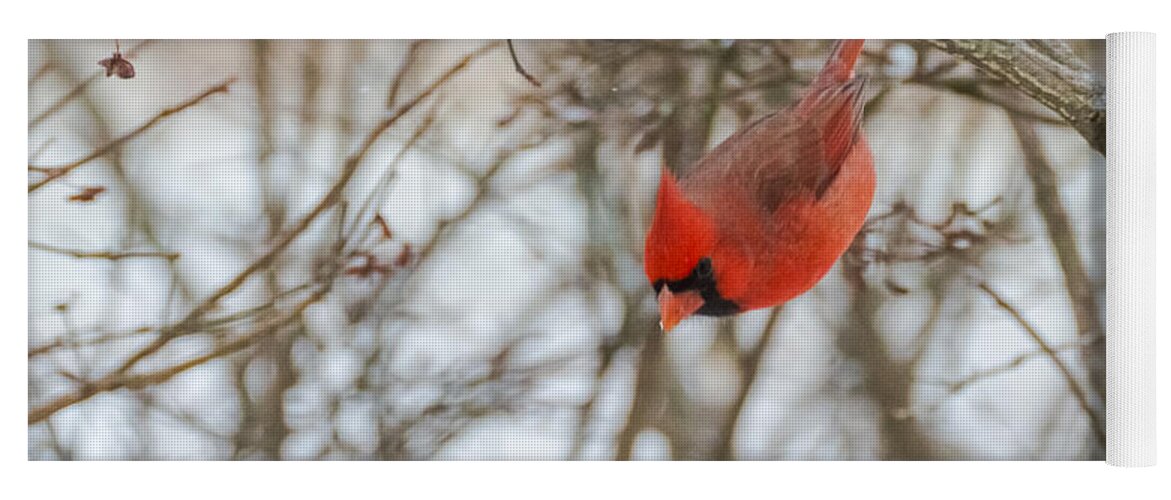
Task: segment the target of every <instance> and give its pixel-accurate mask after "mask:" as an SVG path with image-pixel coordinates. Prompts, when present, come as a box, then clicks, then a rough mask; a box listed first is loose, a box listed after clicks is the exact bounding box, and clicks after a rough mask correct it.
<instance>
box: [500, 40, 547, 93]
mask: <svg viewBox="0 0 1171 500" xmlns="http://www.w3.org/2000/svg"><path fill="white" fill-rule="evenodd" d="M508 55H509V56H512V64H513V66H514V67H515V68H516V72H517V73H520V76H523V77H525V80H528V81H529V83H531V84H533V86H534V87H540V86H541V82H540V81H539V80H537V77H535V76H533V75H530V74H529V72H528V71H525V67H524V66H523V65H521V63H520V59H519V58H517V57H516V48H515V47H513V46H512V40H508Z"/></svg>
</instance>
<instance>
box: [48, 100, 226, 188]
mask: <svg viewBox="0 0 1171 500" xmlns="http://www.w3.org/2000/svg"><path fill="white" fill-rule="evenodd" d="M235 81H236V78H235V77H232V78H229V79H227V80H225V81H224V82H222V83H220V84H219V85H216V86H214V87H211V88H209V89H207V90H205V91H203V92H202V93H200V94H199V95H197V96H195V97H192V98H191V99H188V100H187V101H185V102H183V103H180V104H178V105H176V106H173V107H170V108H167V109H164V110H163V111H162V112H160V113H159V114H157V115H155V116H154V118H151V119H150V120H149V121H147V122H146V123H144V124H142V125H140V126H139V127H138V128H136V129H134V130H132V131H131V132H130V133H128V134H126V135H124V136H122V137H119V138H117V139H114V140H112V141H110V142H108V143H106V145H105V146H102V147H100V148H98V149H96V150H94V152H92V153H90V154H88V155H86V156H85V157H84V158H81V159H79V160H76V161H73V162H71V163H67V164H65V165H61V166H57V167H44V166H34V165H29V167H28V169H29V170H31V171H35V172H44V173H45V178H44V179H41V180H40V181H37V182H34V183H32V184H30V185H29V186H28V192H30V193H31V192H33V191H36V190H38V189H40V188H41V187H44V185H45V184H48V183H49V182H52V181H53V180H54V179H57V178H60V177H63V176H65V175H67V174H69V172H72V171H73V169H75V168H77V167H80V166H82V165H85V164H86V163H89V162H91V161H93V160H95V159H98V158H101V157H102V156H105V155H106V154H108V153H110V152H111V151H113V150H114V149H116V148H118V147H119V146H121V145H122V144H123V143H125V142H127V141H129V140H131V139H134V138H135V137H138V136H139V135H141V134H142V133H143V132H146V131H147V130H150V128H151V127H154V126H155V125H157V124H158V123H159V122H161V121H162V120H163V119H165V118H167V117H168V116H171V115H173V114H175V113H179V112H181V111H183V110H185V109H187V108H190V107H192V106H195V105H196V104H199V103H200V101H203V100H204V99H206V98H207V97H208V96H211V95H213V94H218V93H220V92H227V91H228V86H230V85H231V84H232V83H234V82H235Z"/></svg>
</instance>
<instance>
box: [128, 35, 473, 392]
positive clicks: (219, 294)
mask: <svg viewBox="0 0 1171 500" xmlns="http://www.w3.org/2000/svg"><path fill="white" fill-rule="evenodd" d="M493 47H494V45H492V44H489V45H486V46H484V47H482V48H480V49H478V50H476V51H475V52H473V53H471V54H469V55H468V56H467V57H465V58H464V59H463V60H461V61H460V62H459V63H457V64H456V65H455V66H453V67H452V68H451V69H449V70H448V71H447V72H445V73H444V74H443V75H442V76H440V77H439V78H438V79H436V80H435V81H434V82H432V84H431V85H430V86H428V87H427V89H425V90H424V91H423V92H421V93H419V95H417V96H415V98H413V99H411V100H410V101H408V102H407V103H405V104H403V105H402V106H401V107H400V108H399V109H398V111H396V112H395V113H393V114H391V115H390V116H389V117H387V118H386V119H385V120H383V121H382V122H381V123H379V124H378V126H376V127H375V128H374V129H373V130H372V131H371V132H370V133H369V134H368V135H367V136H366V138H365V140H363V141H362V145H361V146H360V147H359V148H358V151H357V152H355V153H354V154H353V155H351V156H350V157H349V158H347V159H346V161H345V165H344V167H343V170H342V175H341V177H340V178H339V179H338V180H337V181H336V182H335V183H334V185H333V187H332V188H331V189H330V190H329V192H328V193H326V195H325V196H324V197H322V199H321V201H320V202H318V204H317V206H316V207H315V208H314V209H313V210H312V211H311V212H309V213H308V214H307V215H305V216H304V217H303V218H301V220H300V221H299V222H298V223H297V224H296V225H295V226H294V227H293V228H291V229H290V230H289V231H288V232H287V233H285V235H284V236H283V237H282V238H281V239H279V240H278V241H277V242H276V243H275V244H274V245H273V246H272V248H271V249H269V251H268V252H267V253H266V254H265V255H264V256H262V257H261V258H259V259H257V260H256V261H254V262H253V263H252V264H251V265H249V266H248V267H247V268H246V269H244V271H242V272H241V273H240V274H239V275H237V276H236V277H235V278H234V279H232V281H230V282H228V283H227V284H225V285H224V286H222V287H220V289H219V290H217V291H216V292H215V293H213V294H212V295H211V296H209V297H208V298H207V299H205V300H204V301H203V302H202V303H201V304H200V305H199V306H197V307H196V308H195V309H193V310H192V311H191V312H190V313H188V314H187V316H186V317H185V318H184V319H183V320H182V321H180V322H179V323H177V324H176V325H175V326H174V327H172V328H169V329H166V330H164V331H162V332H160V333H159V336H158V338H156V339H155V341H154V342H152V343H151V344H150V345H148V346H146V348H144V349H142V350H141V351H139V352H138V353H136V354H135V355H133V356H131V357H130V358H129V359H127V360H126V362H124V363H123V364H122V366H121V367H120V368H119V369H118V371H119V372H125V371H127V370H129V369H130V368H131V367H132V366H134V365H135V364H136V363H138V362H139V361H141V360H142V359H143V358H145V357H147V356H150V355H151V354H154V353H155V352H157V351H158V350H159V349H161V348H162V347H163V346H164V345H166V344H167V343H168V342H170V341H171V339H173V338H174V337H176V336H178V335H179V334H181V333H182V332H184V331H188V330H191V329H193V328H194V327H197V326H198V323H199V319H200V318H202V317H203V315H204V314H206V313H208V312H209V311H211V310H212V309H214V308H215V307H216V305H217V304H218V303H219V301H220V300H222V299H223V298H224V297H226V296H227V295H228V294H230V293H232V292H233V291H235V290H236V289H237V288H239V287H240V286H241V285H243V284H244V283H245V282H246V281H248V279H249V278H250V277H251V276H252V275H253V274H255V273H256V272H257V271H259V270H261V269H264V268H265V267H267V266H268V265H269V264H270V263H272V261H273V260H275V259H276V258H277V256H279V255H280V254H281V253H282V252H283V251H284V250H285V248H287V247H288V246H289V245H290V244H291V243H292V242H293V241H294V240H296V239H297V237H298V236H300V234H301V233H303V232H304V231H305V230H306V229H308V228H309V226H310V225H311V224H312V223H313V221H314V220H316V219H317V217H318V216H320V215H321V214H322V213H324V212H325V211H326V209H328V208H330V207H332V206H333V205H334V204H336V203H337V202H338V201H339V200H341V195H342V192H344V191H345V188H346V185H347V184H349V181H350V179H351V178H353V176H354V174H355V173H356V172H357V169H358V166H359V165H360V164H361V163H362V161H363V160H364V159H365V158H366V154H367V153H368V152H369V151H370V148H371V147H372V146H373V145H374V143H375V142H377V140H378V138H379V137H381V136H382V134H383V133H384V132H386V131H387V130H388V129H390V127H391V126H392V125H394V124H395V123H397V122H398V120H399V119H400V118H402V117H403V116H404V115H406V114H407V113H408V112H410V111H411V110H413V109H414V108H415V107H416V106H418V105H419V103H421V102H423V100H425V99H426V98H427V97H429V96H430V95H431V94H433V93H435V91H436V90H438V89H439V88H440V87H442V86H443V84H445V83H446V82H447V81H448V80H450V79H451V78H452V77H453V76H455V75H456V74H457V73H459V71H460V70H462V69H463V68H465V67H467V65H468V64H469V63H470V62H471V61H472V60H473V59H475V58H476V57H478V56H479V55H481V54H483V53H484V52H486V51H488V50H489V49H491V48H493Z"/></svg>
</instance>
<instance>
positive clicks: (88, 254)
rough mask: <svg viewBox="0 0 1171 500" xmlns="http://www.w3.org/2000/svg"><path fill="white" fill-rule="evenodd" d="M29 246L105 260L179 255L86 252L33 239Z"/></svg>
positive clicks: (80, 257)
mask: <svg viewBox="0 0 1171 500" xmlns="http://www.w3.org/2000/svg"><path fill="white" fill-rule="evenodd" d="M28 246H29V248H35V249H37V250H43V251H46V252H50V253H56V254H61V255H68V256H70V257H76V258H78V259H106V260H121V259H133V258H140V257H145V258H150V257H157V258H162V259H167V260H175V259H178V258H179V257H180V254H178V253H174V252H86V251H81V250H70V249H67V248H59V247H55V246H51V245H46V244H44V243H37V242H35V241H30V242H28Z"/></svg>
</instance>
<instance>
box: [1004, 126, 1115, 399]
mask: <svg viewBox="0 0 1171 500" xmlns="http://www.w3.org/2000/svg"><path fill="white" fill-rule="evenodd" d="M1012 124H1013V127H1014V128H1015V129H1016V133H1017V138H1018V139H1019V140H1020V143H1021V150H1022V152H1023V153H1024V156H1025V169H1026V170H1027V171H1028V173H1029V178H1030V179H1031V180H1032V181H1033V198H1034V202H1035V203H1036V204H1037V210H1038V211H1040V212H1041V216H1042V217H1043V218H1044V219H1045V227H1046V229H1047V230H1048V232H1049V239H1050V241H1052V242H1053V250H1054V252H1056V254H1057V260H1058V261H1059V262H1060V263H1061V270H1062V272H1063V274H1064V275H1065V288H1066V290H1067V291H1068V292H1069V298H1070V302H1071V305H1072V306H1073V310H1074V318H1075V319H1076V320H1077V329H1078V338H1079V339H1081V340H1083V341H1084V342H1086V345H1085V348H1084V349H1083V350H1082V362H1083V363H1084V364H1085V365H1086V368H1087V372H1088V374H1089V379H1090V385H1091V387H1093V389H1094V392H1095V393H1096V394H1097V397H1098V401H1100V402H1104V401H1105V399H1106V365H1105V362H1106V341H1105V335H1104V332H1105V328H1104V327H1103V326H1102V319H1101V317H1100V316H1099V314H1098V311H1099V309H1098V301H1097V298H1096V297H1095V295H1094V285H1093V281H1091V280H1090V277H1089V275H1088V274H1087V273H1086V269H1085V266H1084V265H1083V264H1082V257H1081V252H1080V251H1079V250H1078V243H1077V235H1076V234H1075V233H1074V231H1073V225H1072V224H1071V223H1070V220H1069V216H1068V215H1067V214H1066V212H1065V208H1064V206H1063V205H1062V203H1061V193H1060V190H1059V189H1058V186H1057V176H1056V175H1055V174H1054V172H1053V169H1052V168H1050V166H1049V162H1048V161H1046V159H1045V154H1044V149H1043V148H1042V146H1041V142H1040V140H1038V138H1037V132H1036V129H1035V126H1034V125H1033V124H1032V123H1031V122H1029V121H1028V120H1027V119H1024V118H1021V117H1016V116H1014V117H1012Z"/></svg>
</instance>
